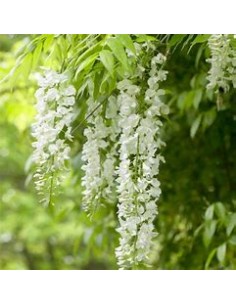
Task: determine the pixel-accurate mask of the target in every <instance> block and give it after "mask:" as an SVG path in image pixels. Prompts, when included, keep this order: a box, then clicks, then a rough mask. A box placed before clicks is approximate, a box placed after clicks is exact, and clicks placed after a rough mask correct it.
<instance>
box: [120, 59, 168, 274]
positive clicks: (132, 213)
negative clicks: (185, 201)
mask: <svg viewBox="0 0 236 305" xmlns="http://www.w3.org/2000/svg"><path fill="white" fill-rule="evenodd" d="M164 62H165V56H163V55H162V54H158V55H157V56H155V57H153V59H152V61H151V70H150V72H149V76H150V77H149V79H148V88H147V90H146V92H145V96H144V100H142V96H141V95H140V88H139V87H138V86H137V85H133V84H132V82H131V81H129V80H124V81H122V82H120V83H119V84H118V89H119V90H120V94H119V96H118V101H119V104H120V112H119V116H120V127H121V129H122V131H121V135H120V139H119V142H120V164H119V168H118V170H117V174H118V178H117V185H118V186H117V191H118V200H119V204H118V218H119V222H120V227H119V228H118V229H117V231H118V232H119V233H120V235H121V237H120V246H119V247H118V248H117V249H116V256H117V259H118V265H119V266H120V267H121V268H131V267H132V266H133V265H138V264H139V263H141V262H143V263H145V262H147V261H148V255H149V254H150V250H151V247H152V242H153V238H154V237H155V236H156V235H157V233H156V232H155V231H154V225H153V221H154V219H155V217H156V215H157V200H158V199H159V197H160V194H161V189H160V182H159V180H158V179H157V176H158V172H159V165H160V162H161V161H164V159H163V157H162V156H160V153H159V151H160V148H161V147H162V146H163V145H164V143H163V142H162V141H161V139H160V127H161V126H162V122H161V120H160V117H161V115H162V114H163V111H165V112H166V111H167V109H166V106H165V105H164V104H163V103H162V101H161V99H160V96H161V95H163V94H164V91H163V90H161V89H160V88H159V83H160V82H161V81H164V80H165V79H166V75H167V72H166V71H164V70H162V69H161V68H160V67H161V66H162V65H163V64H164Z"/></svg>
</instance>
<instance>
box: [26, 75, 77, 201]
mask: <svg viewBox="0 0 236 305" xmlns="http://www.w3.org/2000/svg"><path fill="white" fill-rule="evenodd" d="M38 84H39V86H40V88H39V89H38V90H37V91H36V94H35V96H36V98H37V104H36V110H37V115H36V122H35V123H34V124H33V126H32V127H33V131H32V135H33V137H34V138H35V142H34V143H33V147H34V152H33V161H34V162H35V164H36V166H37V169H36V173H35V174H34V178H35V185H36V189H37V191H38V193H39V194H40V195H41V197H42V203H43V204H44V205H45V206H48V205H50V204H53V202H52V198H53V195H54V193H55V189H56V188H57V187H58V185H59V184H60V181H61V180H62V178H63V169H65V168H66V166H65V162H66V160H68V159H69V154H70V147H69V145H68V144H67V142H68V141H71V140H72V138H73V137H72V135H71V123H72V121H73V116H74V115H73V105H74V103H75V97H74V96H75V92H76V91H75V88H74V87H73V86H72V85H68V77H67V76H66V75H65V74H59V73H57V72H55V71H52V70H47V71H45V74H44V76H39V78H38Z"/></svg>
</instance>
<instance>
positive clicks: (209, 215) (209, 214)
mask: <svg viewBox="0 0 236 305" xmlns="http://www.w3.org/2000/svg"><path fill="white" fill-rule="evenodd" d="M213 215H214V205H210V206H209V207H208V208H207V209H206V212H205V220H212V219H213Z"/></svg>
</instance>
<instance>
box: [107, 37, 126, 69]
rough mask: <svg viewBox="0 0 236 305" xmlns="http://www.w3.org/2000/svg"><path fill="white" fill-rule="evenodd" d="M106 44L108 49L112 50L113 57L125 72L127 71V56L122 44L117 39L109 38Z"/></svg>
mask: <svg viewBox="0 0 236 305" xmlns="http://www.w3.org/2000/svg"><path fill="white" fill-rule="evenodd" d="M107 44H108V46H109V48H110V49H111V50H112V52H113V53H114V55H115V57H116V58H117V59H118V61H119V62H120V63H121V64H122V66H123V67H124V68H125V69H126V70H129V64H128V59H127V56H126V53H125V50H124V47H123V45H122V43H121V42H120V41H119V40H118V39H117V38H110V39H109V40H108V41H107Z"/></svg>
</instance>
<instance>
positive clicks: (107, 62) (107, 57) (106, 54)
mask: <svg viewBox="0 0 236 305" xmlns="http://www.w3.org/2000/svg"><path fill="white" fill-rule="evenodd" d="M99 55H100V59H101V62H102V63H103V65H104V67H105V68H106V69H107V71H108V72H109V73H110V75H111V76H113V74H114V58H113V55H112V53H111V52H110V51H109V50H102V51H101V52H100V53H99Z"/></svg>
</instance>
